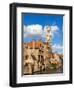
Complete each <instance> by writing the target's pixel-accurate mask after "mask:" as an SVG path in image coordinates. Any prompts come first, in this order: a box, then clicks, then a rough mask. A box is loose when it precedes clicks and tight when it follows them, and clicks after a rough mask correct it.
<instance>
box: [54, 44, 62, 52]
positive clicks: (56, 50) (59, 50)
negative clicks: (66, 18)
mask: <svg viewBox="0 0 74 90" xmlns="http://www.w3.org/2000/svg"><path fill="white" fill-rule="evenodd" d="M52 50H53V52H59V53H60V52H61V51H63V46H62V45H60V44H54V45H53V46H52Z"/></svg>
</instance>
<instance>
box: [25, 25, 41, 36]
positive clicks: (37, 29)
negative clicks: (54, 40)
mask: <svg viewBox="0 0 74 90" xmlns="http://www.w3.org/2000/svg"><path fill="white" fill-rule="evenodd" d="M24 29H25V28H24ZM24 31H26V33H28V34H32V35H33V34H34V35H35V34H42V26H41V25H39V24H35V25H34V24H33V25H28V26H26V30H24Z"/></svg>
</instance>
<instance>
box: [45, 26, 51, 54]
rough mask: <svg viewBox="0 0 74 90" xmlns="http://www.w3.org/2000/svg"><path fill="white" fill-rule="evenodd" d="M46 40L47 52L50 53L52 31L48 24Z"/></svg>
mask: <svg viewBox="0 0 74 90" xmlns="http://www.w3.org/2000/svg"><path fill="white" fill-rule="evenodd" d="M45 31H46V42H47V44H48V50H49V53H52V31H51V27H50V26H46V30H45Z"/></svg>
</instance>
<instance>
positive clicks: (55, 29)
mask: <svg viewBox="0 0 74 90" xmlns="http://www.w3.org/2000/svg"><path fill="white" fill-rule="evenodd" d="M51 30H52V32H57V31H58V30H59V27H58V26H57V25H53V26H51Z"/></svg>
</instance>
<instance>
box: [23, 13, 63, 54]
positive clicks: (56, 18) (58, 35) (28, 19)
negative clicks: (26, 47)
mask: <svg viewBox="0 0 74 90" xmlns="http://www.w3.org/2000/svg"><path fill="white" fill-rule="evenodd" d="M22 23H23V26H25V27H28V26H32V25H33V27H35V26H36V27H37V26H38V25H39V26H40V30H44V27H45V26H47V25H50V26H51V27H52V29H54V27H56V29H58V30H56V32H53V39H52V45H53V46H54V47H56V46H57V45H58V47H59V48H60V46H61V47H62V46H63V16H62V15H43V14H42V15H40V14H32V13H31V14H30V13H29V14H23V15H22ZM29 28H30V27H29ZM38 32H39V31H38ZM23 33H24V32H23ZM25 34H27V32H26V33H25ZM33 38H34V40H39V39H40V38H41V37H40V36H39V35H36V34H35V35H33V37H32V36H31V37H28V36H27V37H23V42H30V41H32V40H33ZM42 40H43V41H45V38H44V37H42ZM62 51H63V50H62V49H59V50H58V52H60V53H62ZM55 52H57V50H56V51H55Z"/></svg>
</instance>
